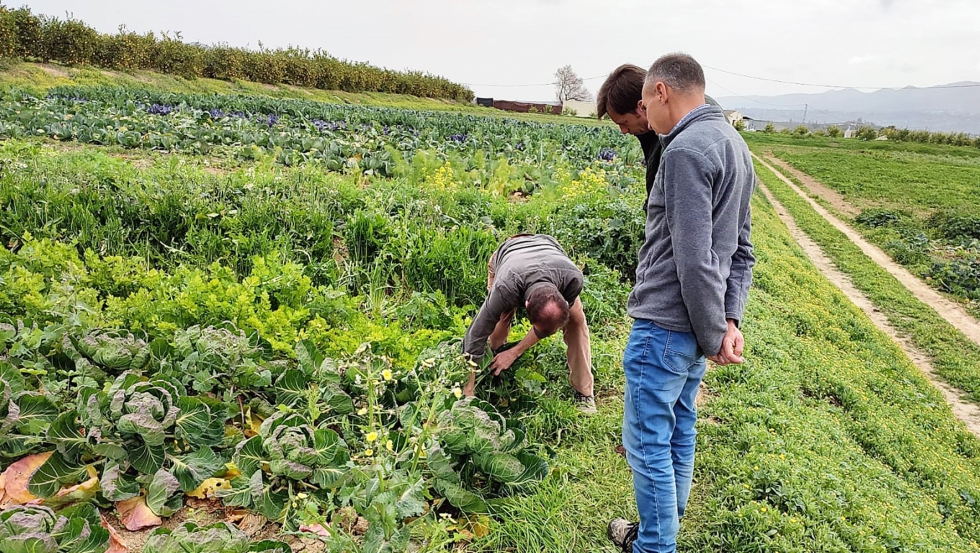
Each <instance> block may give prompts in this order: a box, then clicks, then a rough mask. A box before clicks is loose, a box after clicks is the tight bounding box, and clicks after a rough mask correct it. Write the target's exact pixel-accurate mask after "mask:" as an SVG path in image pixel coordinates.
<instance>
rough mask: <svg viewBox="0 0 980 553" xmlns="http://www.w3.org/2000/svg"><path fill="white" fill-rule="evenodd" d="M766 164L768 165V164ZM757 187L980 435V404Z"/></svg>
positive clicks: (824, 269)
mask: <svg viewBox="0 0 980 553" xmlns="http://www.w3.org/2000/svg"><path fill="white" fill-rule="evenodd" d="M763 164H764V165H765V163H763ZM758 186H759V190H761V191H762V193H763V194H764V195H765V196H766V199H768V200H769V203H770V204H772V206H773V209H774V210H775V211H776V215H778V216H779V219H780V220H781V221H782V222H783V224H785V225H786V227H787V228H789V232H790V235H792V237H793V239H794V240H796V243H797V244H799V245H800V247H801V248H802V249H803V251H804V253H806V255H807V257H808V258H810V261H812V262H813V264H814V265H816V266H817V268H818V269H819V270H820V272H821V273H823V275H824V276H825V277H826V278H827V279H828V280H830V281H831V282H832V283H834V285H835V286H837V287H838V288H840V290H841V291H842V292H844V295H846V296H847V298H848V299H849V300H851V302H852V303H854V305H856V306H858V307H859V308H860V309H861V310H862V311H864V313H865V314H866V315H867V316H868V318H869V319H871V322H872V323H873V324H874V325H875V326H876V327H878V329H879V330H881V331H882V332H884V333H885V334H886V335H888V337H889V338H891V339H892V340H893V341H894V342H895V343H896V344H898V346H899V347H900V348H901V349H902V351H904V352H905V354H906V355H907V356H908V357H909V359H910V360H911V361H912V363H913V364H914V365H915V366H916V367H918V369H919V370H920V371H922V373H923V374H924V375H925V377H926V378H927V379H929V381H930V382H931V383H932V385H933V386H935V387H936V388H937V389H938V390H939V392H940V393H942V395H943V398H945V399H946V403H947V404H948V405H949V407H950V409H951V410H952V411H953V416H955V417H956V418H957V419H959V420H960V421H961V422H962V423H963V424H964V425H966V428H967V430H969V431H970V432H972V433H973V434H974V435H976V436H977V437H978V438H980V405H977V404H975V403H970V402H966V401H963V400H962V399H960V395H961V394H962V392H960V391H959V390H958V389H956V388H954V387H953V386H950V385H949V384H947V383H946V382H945V381H943V380H941V379H940V378H939V376H938V375H937V374H936V372H935V369H934V368H933V366H932V362H931V360H930V358H929V356H928V355H926V354H925V353H923V352H922V351H920V350H919V349H918V348H916V347H915V345H913V344H912V342H911V340H909V339H908V338H906V337H904V336H902V335H901V334H900V333H899V332H898V330H897V329H895V327H893V326H892V325H891V323H889V322H888V318H887V317H885V315H884V314H883V313H882V312H881V311H879V310H878V309H877V308H876V307H875V306H874V303H872V302H871V300H869V299H868V297H867V296H865V295H864V293H863V292H861V291H860V290H858V289H857V287H856V286H854V284H853V283H852V282H851V279H850V277H848V276H847V275H846V274H844V272H842V271H841V270H840V269H838V268H837V267H836V266H835V265H834V263H833V262H832V261H831V260H830V258H829V257H827V256H826V255H825V254H824V253H823V250H821V249H820V247H819V246H818V245H817V244H816V243H815V242H814V241H813V240H811V239H810V237H809V236H807V234H806V233H805V232H803V230H802V229H800V227H799V226H797V224H796V220H795V219H794V218H793V216H792V215H790V214H789V211H787V210H786V208H785V207H783V205H782V204H781V203H779V201H778V200H777V199H776V197H775V196H773V195H772V192H770V191H769V189H768V188H766V187H765V185H764V184H763V183H762V182H761V181H758Z"/></svg>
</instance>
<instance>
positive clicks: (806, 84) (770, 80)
mask: <svg viewBox="0 0 980 553" xmlns="http://www.w3.org/2000/svg"><path fill="white" fill-rule="evenodd" d="M701 67H704V68H707V69H711V70H714V71H720V72H722V73H728V74H729V75H736V76H738V77H745V78H746V79H755V80H757V81H767V82H770V83H782V84H793V85H799V86H815V87H818V88H872V89H885V88H892V87H888V86H847V85H836V84H815V83H801V82H798V81H784V80H780V79H768V78H766V77H756V76H753V75H746V74H744V73H736V72H735V71H728V70H726V69H719V68H717V67H711V66H710V65H705V64H703V63H702V64H701ZM977 87H980V83H966V84H946V85H938V86H929V87H924V88H977ZM895 90H906V89H903V88H899V89H895ZM920 90H922V89H920Z"/></svg>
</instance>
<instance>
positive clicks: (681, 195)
mask: <svg viewBox="0 0 980 553" xmlns="http://www.w3.org/2000/svg"><path fill="white" fill-rule="evenodd" d="M662 140H663V143H664V153H663V157H662V159H661V161H660V169H659V170H658V171H657V176H656V178H655V180H654V183H653V187H652V190H651V191H650V196H649V198H648V200H647V221H646V240H645V242H644V244H643V246H642V247H641V248H640V253H639V262H638V264H637V268H636V286H634V287H633V292H632V293H631V294H630V298H629V303H628V305H627V311H628V313H629V315H630V316H631V317H633V318H634V319H647V320H650V321H653V322H654V323H655V324H657V325H658V326H660V327H662V328H665V329H667V330H673V331H678V332H694V334H695V336H696V337H697V340H698V344H699V345H700V346H701V349H702V351H703V353H704V354H705V355H709V356H711V355H716V354H717V353H718V352H719V351H720V350H721V342H722V339H723V338H724V336H725V332H726V330H727V328H728V323H727V322H726V319H734V320H735V321H737V322H740V321H741V320H742V315H743V313H744V311H745V302H746V300H747V299H748V292H749V286H750V285H751V283H752V266H753V265H754V264H755V258H754V257H753V255H752V242H751V240H750V235H751V214H750V209H749V202H750V200H751V197H752V192H753V191H754V190H755V171H754V169H753V167H752V158H751V157H750V156H749V149H748V147H747V146H746V145H745V141H744V140H742V137H741V136H739V134H738V132H737V131H736V130H735V129H734V128H733V127H732V126H731V125H729V124H728V122H727V121H726V119H725V115H724V113H723V112H722V111H721V109H719V108H718V107H716V106H710V105H707V104H706V105H703V106H700V107H698V108H697V109H695V110H694V111H692V112H691V113H690V114H688V115H687V116H686V117H685V118H684V119H682V120H681V121H680V122H679V123H678V124H677V126H676V127H674V129H673V130H672V131H671V132H670V134H667V135H665V136H663V137H662Z"/></svg>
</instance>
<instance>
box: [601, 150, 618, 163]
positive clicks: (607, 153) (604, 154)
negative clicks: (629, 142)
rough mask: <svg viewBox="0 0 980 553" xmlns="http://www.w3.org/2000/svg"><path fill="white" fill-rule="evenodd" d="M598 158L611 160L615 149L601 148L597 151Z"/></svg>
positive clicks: (614, 155)
mask: <svg viewBox="0 0 980 553" xmlns="http://www.w3.org/2000/svg"><path fill="white" fill-rule="evenodd" d="M599 159H601V160H602V161H612V160H614V159H616V150H613V149H612V148H603V149H602V150H601V151H599Z"/></svg>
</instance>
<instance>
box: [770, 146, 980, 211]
mask: <svg viewBox="0 0 980 553" xmlns="http://www.w3.org/2000/svg"><path fill="white" fill-rule="evenodd" d="M775 153H776V156H777V157H779V158H780V159H783V160H785V161H787V162H789V163H790V164H791V165H792V166H793V167H795V168H797V169H799V170H800V171H803V172H804V173H806V174H808V175H811V176H813V177H814V178H816V179H817V180H819V181H820V182H822V183H823V184H825V185H827V186H829V187H831V188H833V189H834V190H836V191H838V192H840V193H841V194H842V195H844V197H845V198H846V199H847V200H848V201H849V202H850V203H852V204H853V205H854V206H855V207H857V208H859V209H862V210H864V209H870V208H883V207H890V208H894V209H905V210H909V211H911V212H912V213H914V214H916V215H919V216H922V217H925V216H928V215H930V214H932V213H933V212H935V211H936V210H940V209H955V210H963V211H972V212H973V213H978V212H980V157H977V158H968V159H966V160H964V159H963V158H958V157H952V156H950V155H948V154H947V155H925V154H910V153H908V152H903V151H857V152H854V151H846V152H842V151H834V152H816V151H810V152H800V151H791V150H775Z"/></svg>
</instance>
